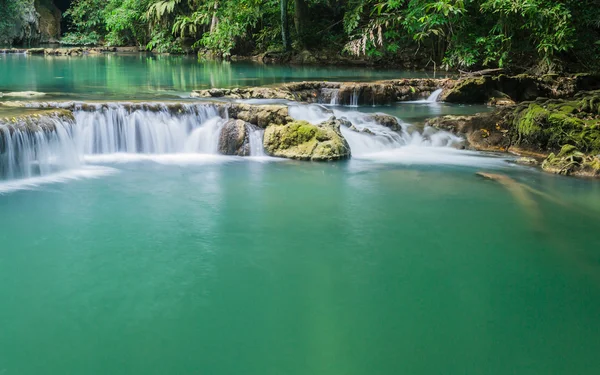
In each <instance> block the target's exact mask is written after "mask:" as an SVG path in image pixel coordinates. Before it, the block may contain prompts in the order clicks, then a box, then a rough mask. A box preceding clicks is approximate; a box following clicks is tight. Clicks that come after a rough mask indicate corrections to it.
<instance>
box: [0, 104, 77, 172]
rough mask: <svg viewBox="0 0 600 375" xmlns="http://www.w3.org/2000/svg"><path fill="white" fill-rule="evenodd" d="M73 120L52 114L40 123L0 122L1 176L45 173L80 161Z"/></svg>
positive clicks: (74, 164) (70, 166)
mask: <svg viewBox="0 0 600 375" xmlns="http://www.w3.org/2000/svg"><path fill="white" fill-rule="evenodd" d="M73 132H74V123H73V121H70V120H66V119H61V118H59V117H55V116H48V117H45V118H43V123H42V124H32V123H16V124H0V179H7V180H8V179H18V178H30V177H33V176H46V175H49V174H51V173H54V172H57V171H60V170H62V169H67V168H73V167H76V166H78V165H79V164H80V158H79V155H78V153H77V150H76V147H75V143H74V142H73Z"/></svg>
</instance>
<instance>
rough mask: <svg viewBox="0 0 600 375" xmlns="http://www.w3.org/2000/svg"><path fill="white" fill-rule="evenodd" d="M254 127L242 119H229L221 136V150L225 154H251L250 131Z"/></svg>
mask: <svg viewBox="0 0 600 375" xmlns="http://www.w3.org/2000/svg"><path fill="white" fill-rule="evenodd" d="M253 127H254V125H252V124H250V123H248V122H245V121H242V120H229V121H227V122H226V123H225V124H224V125H223V128H222V129H221V134H220V136H219V152H220V153H221V154H223V155H237V156H250V132H251V131H252V128H253Z"/></svg>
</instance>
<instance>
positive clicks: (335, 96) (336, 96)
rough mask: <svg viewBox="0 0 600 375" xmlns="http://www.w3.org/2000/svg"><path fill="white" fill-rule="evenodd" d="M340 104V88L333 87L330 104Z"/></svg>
mask: <svg viewBox="0 0 600 375" xmlns="http://www.w3.org/2000/svg"><path fill="white" fill-rule="evenodd" d="M339 104H340V90H339V89H333V90H332V91H331V101H330V102H329V105H339Z"/></svg>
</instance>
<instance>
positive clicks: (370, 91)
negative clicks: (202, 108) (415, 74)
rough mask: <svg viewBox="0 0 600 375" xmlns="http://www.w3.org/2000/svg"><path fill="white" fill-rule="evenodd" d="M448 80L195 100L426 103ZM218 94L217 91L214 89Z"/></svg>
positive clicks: (325, 85) (307, 86) (203, 94)
mask: <svg viewBox="0 0 600 375" xmlns="http://www.w3.org/2000/svg"><path fill="white" fill-rule="evenodd" d="M449 82H450V81H449V80H447V79H416V78H415V79H400V80H390V81H377V82H360V83H357V82H346V83H339V82H320V81H313V82H310V81H309V82H293V83H286V84H283V85H281V86H277V87H251V88H239V89H233V90H229V89H218V90H219V91H214V92H213V93H211V90H194V91H192V93H191V96H192V97H197V98H210V97H217V96H216V95H217V94H216V93H218V95H220V93H221V92H222V93H223V95H221V96H223V97H226V98H232V99H282V100H294V101H302V102H308V103H315V102H322V103H330V102H331V98H332V96H333V95H334V93H335V95H336V96H337V104H340V105H351V104H366V105H374V104H375V105H383V104H390V103H392V102H395V101H399V100H400V101H401V100H416V99H423V98H426V97H427V96H428V94H429V93H431V92H432V91H435V90H436V89H438V88H439V87H444V86H446V85H448V84H449ZM212 90H215V89H212Z"/></svg>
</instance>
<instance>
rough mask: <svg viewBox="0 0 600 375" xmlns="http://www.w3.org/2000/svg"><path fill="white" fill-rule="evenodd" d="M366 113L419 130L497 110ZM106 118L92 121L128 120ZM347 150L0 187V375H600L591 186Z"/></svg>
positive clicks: (261, 71)
mask: <svg viewBox="0 0 600 375" xmlns="http://www.w3.org/2000/svg"><path fill="white" fill-rule="evenodd" d="M109 62H110V63H109ZM2 64H8V65H4V66H3V65H2ZM70 64H73V65H70ZM103 64H104V65H103ZM6 66H10V67H11V69H12V72H13V74H7V73H6V72H7V70H4V69H3V70H0V87H1V89H0V91H2V90H5V87H8V88H9V89H10V90H19V91H20V90H36V91H44V92H49V93H52V92H55V91H56V92H59V91H60V92H63V93H64V95H63V97H70V96H72V97H73V98H79V99H94V100H103V99H106V97H105V96H104V95H106V96H107V97H108V98H113V97H120V96H130V97H133V98H138V97H139V98H144V97H146V96H155V97H156V98H168V97H170V96H169V95H171V94H173V93H178V92H181V93H183V92H185V91H189V90H191V89H192V88H197V87H196V85H212V84H213V83H214V85H215V86H227V85H237V84H241V82H246V81H245V80H242V79H241V78H239V77H245V78H248V77H249V78H250V80H254V81H252V83H251V84H252V85H254V84H257V83H256V82H259V83H273V82H282V81H287V80H292V79H319V78H321V79H322V78H323V77H326V76H327V75H330V76H331V77H335V78H336V79H338V78H340V79H341V78H343V77H350V76H352V75H353V74H354V76H353V77H354V78H352V79H359V78H360V79H375V78H392V76H394V74H396V73H393V72H386V71H382V72H376V71H372V70H371V71H369V70H336V69H329V68H306V69H296V68H289V67H264V66H253V65H248V64H225V65H215V64H213V65H206V64H204V65H203V64H197V63H196V62H195V61H193V60H191V59H186V58H164V57H163V58H151V59H148V58H147V57H144V56H138V55H132V56H112V57H111V56H100V57H92V56H90V57H84V58H79V59H77V58H62V59H61V58H51V59H48V60H43V59H41V58H33V57H25V56H1V55H0V67H6ZM209 67H210V68H209ZM61 69H62V73H60V74H61V75H62V76H63V78H62V79H59V80H58V81H57V80H55V79H54V78H52V75H54V74H58V73H57V72H59V71H61ZM18 71H20V72H28V74H26V75H21V76H17V73H15V72H18ZM214 71H227V72H228V73H227V74H223V75H218V74H217V75H211V74H212V73H210V72H214ZM94 72H97V74H95V73H94ZM299 72H303V73H301V74H304V75H305V76H301V74H300V73H299ZM388 74H389V76H387V75H388ZM398 74H399V75H400V74H401V73H398ZM174 77H185V78H181V79H180V80H178V79H174ZM190 77H192V78H190ZM211 77H217V78H216V80H214V81H211V79H212V78H211ZM331 80H333V78H331ZM57 82H59V83H57ZM248 82H249V81H248ZM192 86H193V87H192ZM86 90H87V91H86ZM99 92H100V93H103V94H99ZM165 93H166V94H165ZM50 95H55V96H56V97H57V98H60V97H61V96H60V95H58V94H50ZM174 95H176V94H174ZM297 109H298V108H297ZM302 110H305V111H306V113H304V115H306V116H308V117H310V116H317V117H318V116H327V113H328V112H325V111H326V110H325V109H324V108H323V107H319V106H313V110H315V112H314V113H309V112H308V111H309V108H308V107H306V108H302ZM335 110H336V111H342V112H344V111H345V112H348V113H347V115H348V117H349V118H352V119H355V118H358V117H357V114H356V113H351V112H350V111H353V110H356V109H350V108H343V107H337V108H335ZM359 110H360V111H361V112H373V111H376V112H386V113H390V114H393V115H396V116H398V117H399V118H400V119H401V120H403V121H404V122H405V123H419V122H422V120H423V119H424V118H426V117H430V116H433V115H439V114H448V113H451V114H469V113H474V112H478V111H485V110H489V108H487V107H478V106H452V105H446V104H442V103H438V104H414V103H413V104H410V103H404V104H399V105H395V106H389V107H375V108H372V107H364V108H360V109H359ZM319 111H320V112H319ZM81 115H82V114H81V113H80V114H79V117H82V118H86V119H87V120H86V121H92V120H90V119H93V118H94V114H89V116H81ZM84 115H85V114H84ZM111 116H112V115H111ZM111 116H105V117H103V119H104V120H101V117H97V118H96V120H94V121H97V122H98V123H99V122H100V121H103V122H104V126H106V127H108V126H109V125H111V124H113V122H114V123H122V122H124V121H125V120H123V119H119V118H118V116H116V115H115V116H114V118H113V117H111ZM161 116H162V117H161ZM110 119H112V120H111V121H113V122H110V123H109V120H110ZM139 119H140V120H139V121H142V122H144V123H145V124H146V123H147V124H151V125H153V126H156V127H161V126H163V125H164V122H165V121H166V122H169V123H171V122H174V121H175V119H174V117H172V116H171V117H168V116H167V115H166V114H164V113H154V112H152V113H147V114H146V115H141V114H140V117H139ZM165 119H167V120H165ZM175 122H176V121H175ZM83 125H84V124H78V126H80V127H81V126H83ZM86 125H87V126H92V125H94V124H91V123H86ZM96 125H98V124H95V125H94V126H96ZM175 125H176V124H175ZM163 130H164V129H163ZM153 134H167V133H164V132H158V131H157V132H156V133H153ZM354 137H358V138H354V139H353V140H352V142H351V143H352V145H353V146H354V145H358V146H360V147H361V148H360V150H361V151H362V152H358V150H359V148H358V147H357V148H355V149H354V150H353V153H354V157H353V159H352V160H350V161H347V162H340V163H310V162H304V163H303V162H295V161H286V160H278V159H274V158H268V157H252V158H236V157H224V156H218V155H212V154H201V153H193V154H190V153H183V152H182V153H178V154H169V155H164V154H163V155H152V154H144V155H142V154H105V155H83V156H82V157H83V160H84V162H85V163H83V164H81V165H77V166H75V167H73V168H71V169H65V170H61V171H60V172H59V173H55V174H50V175H46V176H42V177H37V178H32V179H26V180H14V181H0V375H12V374H18V375H29V374H31V375H34V374H35V375H39V374H49V375H58V374H60V375H63V374H94V375H95V374H250V375H252V374H256V375H264V374H274V375H275V374H277V375H279V374H298V375H300V374H325V375H338V374H339V375H342V374H343V375H349V374H356V375H363V374H364V375H367V374H369V375H371V374H381V375H388V374H411V375H412V374H415V375H421V374H422V375H429V374H449V375H464V374H474V375H481V374H485V375H487V374H490V375H496V374H498V375H504V374H519V375H521V374H527V375H529V374H531V375H548V374H556V375H563V374H564V375H572V374H578V375H579V374H583V375H587V374H590V375H595V374H598V373H600V357H599V356H598V354H597V353H599V352H600V319H598V317H599V316H600V236H598V224H599V223H600V181H590V180H580V179H571V178H565V177H559V176H554V175H547V174H543V173H541V172H539V171H538V170H537V169H533V168H525V167H520V166H516V165H514V164H512V163H511V160H510V159H511V158H510V157H509V156H507V155H498V154H484V153H476V152H466V151H458V150H454V149H453V148H450V147H432V146H427V142H424V141H419V138H418V137H416V138H415V137H413V138H411V139H408V140H406V139H405V140H406V141H407V142H408V143H407V144H403V145H401V146H400V147H397V148H388V149H385V150H383V151H380V152H373V153H370V152H368V151H369V150H368V147H369V145H370V144H371V143H369V142H365V143H364V144H363V143H361V140H364V139H369V138H368V136H367V135H364V134H363V135H356V134H354ZM360 137H367V138H360ZM133 138H135V137H133ZM365 149H366V151H367V152H365ZM480 171H483V172H488V173H495V174H501V175H504V176H509V177H510V178H511V179H512V181H514V182H513V183H511V186H510V188H507V187H505V186H503V185H501V184H500V183H498V182H495V181H490V180H486V179H483V178H481V177H479V176H477V175H476V172H480ZM511 189H512V190H511Z"/></svg>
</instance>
